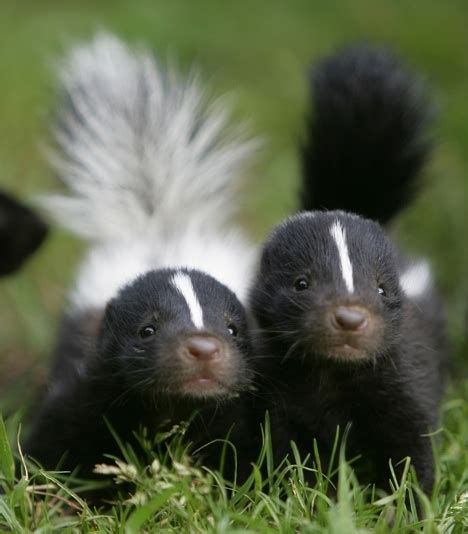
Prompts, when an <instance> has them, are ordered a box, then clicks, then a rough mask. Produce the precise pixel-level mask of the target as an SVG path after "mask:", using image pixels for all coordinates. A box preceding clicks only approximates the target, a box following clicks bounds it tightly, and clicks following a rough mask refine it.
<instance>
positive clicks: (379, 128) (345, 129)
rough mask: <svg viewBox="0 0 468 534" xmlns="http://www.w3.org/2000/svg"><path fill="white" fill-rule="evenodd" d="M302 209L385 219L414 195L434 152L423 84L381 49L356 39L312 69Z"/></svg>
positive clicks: (398, 210)
mask: <svg viewBox="0 0 468 534" xmlns="http://www.w3.org/2000/svg"><path fill="white" fill-rule="evenodd" d="M310 109H311V111H310V112H309V114H310V116H309V119H308V123H307V137H306V141H305V143H304V145H303V147H302V152H301V159H302V186H301V192H300V200H299V204H300V209H302V210H315V209H328V210H333V209H340V210H345V211H350V212H353V213H358V214H359V215H362V216H364V217H368V218H370V219H373V220H377V221H379V222H380V223H387V222H388V221H389V220H390V219H392V218H393V217H394V216H395V215H397V214H398V213H399V212H400V211H401V210H402V209H403V208H405V207H406V206H407V205H408V204H409V203H410V202H411V201H412V200H413V198H414V195H415V193H416V192H417V190H418V186H419V184H418V177H419V174H420V172H421V171H422V169H423V168H424V165H425V163H426V162H427V161H428V159H429V157H430V153H431V141H430V136H429V133H428V130H429V126H430V124H431V121H432V118H433V115H434V112H433V108H432V106H431V105H430V104H429V101H428V98H427V95H426V92H425V88H424V84H423V83H422V82H421V81H420V80H418V79H417V78H416V77H415V76H414V75H412V74H411V73H410V72H407V71H406V70H405V69H404V68H403V67H402V65H401V64H400V62H399V61H398V60H397V59H396V58H395V57H394V56H393V54H392V53H391V52H389V51H388V50H386V49H384V48H376V47H371V46H366V45H356V46H352V47H348V48H345V49H344V50H341V51H339V52H338V53H336V54H334V55H332V56H330V57H327V58H325V59H324V60H322V61H321V62H320V63H319V64H318V65H317V66H316V67H315V68H314V69H313V71H312V76H311V85H310Z"/></svg>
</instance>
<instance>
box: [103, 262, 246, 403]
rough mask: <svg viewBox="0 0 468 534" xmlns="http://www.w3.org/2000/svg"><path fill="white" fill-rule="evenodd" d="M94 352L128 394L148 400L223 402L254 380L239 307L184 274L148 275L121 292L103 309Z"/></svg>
mask: <svg viewBox="0 0 468 534" xmlns="http://www.w3.org/2000/svg"><path fill="white" fill-rule="evenodd" d="M98 351H99V354H100V356H101V357H102V358H103V361H108V362H109V365H110V366H111V367H112V369H114V370H115V369H117V373H120V374H121V377H122V380H123V381H124V382H126V383H127V384H126V385H127V386H128V387H129V388H132V390H133V389H134V388H137V389H138V388H139V389H141V390H142V393H145V394H147V395H148V396H151V397H152V398H156V397H158V396H159V395H165V396H167V395H169V396H175V397H190V398H223V397H229V396H232V395H233V394H237V393H238V392H239V391H242V390H244V389H246V388H247V387H249V386H250V382H251V379H252V374H253V370H252V365H251V358H252V354H253V349H252V346H251V341H250V333H249V325H248V320H247V315H246V312H245V310H244V307H243V306H242V305H241V303H240V302H239V301H238V299H237V297H236V296H235V295H234V293H232V291H230V290H229V289H228V288H227V287H225V286H224V285H222V284H221V283H220V282H218V281H217V280H215V279H214V278H212V277H211V276H208V275H207V274H204V273H202V272H200V271H195V270H189V269H160V270H157V271H150V272H148V273H146V274H144V275H143V276H140V277H139V278H137V279H136V280H134V281H133V282H132V283H130V284H128V285H127V286H125V287H124V288H123V289H122V290H121V291H120V292H119V293H118V295H117V296H116V297H115V298H114V299H112V300H111V301H110V303H109V304H108V306H107V308H106V312H105V316H104V318H103V321H102V324H101V335H100V339H99V342H98ZM113 372H115V371H113Z"/></svg>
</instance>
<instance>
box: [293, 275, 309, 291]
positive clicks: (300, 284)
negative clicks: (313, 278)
mask: <svg viewBox="0 0 468 534" xmlns="http://www.w3.org/2000/svg"><path fill="white" fill-rule="evenodd" d="M308 288H309V280H307V278H306V277H305V276H299V278H296V280H295V282H294V289H295V290H296V291H304V290H306V289H308Z"/></svg>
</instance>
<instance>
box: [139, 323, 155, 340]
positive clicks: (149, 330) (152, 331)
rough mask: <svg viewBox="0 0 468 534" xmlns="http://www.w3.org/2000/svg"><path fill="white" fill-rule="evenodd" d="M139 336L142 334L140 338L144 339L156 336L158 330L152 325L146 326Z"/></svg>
mask: <svg viewBox="0 0 468 534" xmlns="http://www.w3.org/2000/svg"><path fill="white" fill-rule="evenodd" d="M139 334H140V337H141V338H142V339H146V338H148V337H151V336H154V334H156V328H154V326H151V325H147V326H144V327H143V328H142V329H141V330H140V332H139Z"/></svg>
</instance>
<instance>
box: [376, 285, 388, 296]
mask: <svg viewBox="0 0 468 534" xmlns="http://www.w3.org/2000/svg"><path fill="white" fill-rule="evenodd" d="M377 292H378V294H379V295H382V296H383V297H385V295H386V294H387V292H386V291H385V289H384V288H383V286H379V287H378V288H377Z"/></svg>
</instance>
